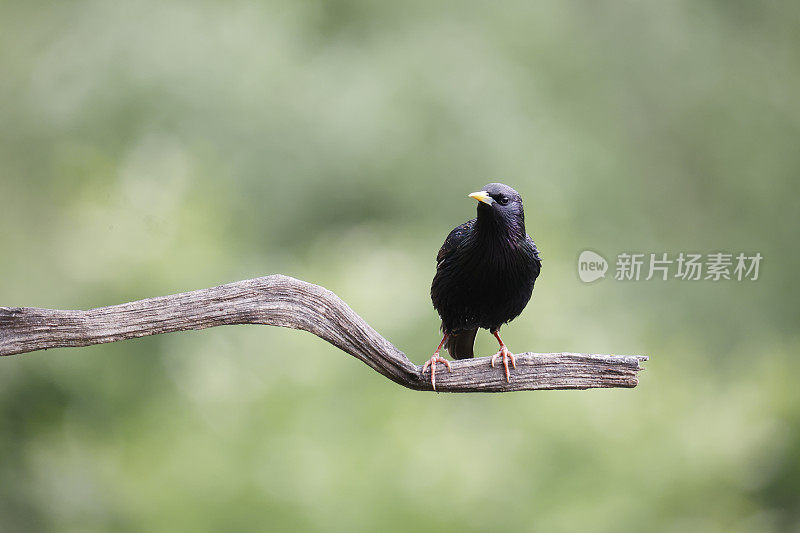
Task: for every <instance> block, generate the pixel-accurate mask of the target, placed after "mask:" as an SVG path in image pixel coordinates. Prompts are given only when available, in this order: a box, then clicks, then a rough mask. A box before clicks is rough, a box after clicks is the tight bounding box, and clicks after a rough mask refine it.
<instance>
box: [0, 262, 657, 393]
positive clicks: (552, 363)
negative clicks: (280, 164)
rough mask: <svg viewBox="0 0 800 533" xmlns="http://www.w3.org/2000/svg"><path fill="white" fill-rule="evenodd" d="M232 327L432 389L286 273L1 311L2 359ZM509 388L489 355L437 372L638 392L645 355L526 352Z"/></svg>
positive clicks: (439, 384)
mask: <svg viewBox="0 0 800 533" xmlns="http://www.w3.org/2000/svg"><path fill="white" fill-rule="evenodd" d="M233 324H266V325H270V326H282V327H286V328H294V329H302V330H305V331H308V332H310V333H313V334H314V335H316V336H317V337H320V338H321V339H324V340H326V341H328V342H329V343H331V344H333V345H334V346H336V347H337V348H339V349H341V350H343V351H345V352H347V353H349V354H350V355H352V356H353V357H355V358H357V359H359V360H361V361H363V362H364V363H366V364H367V365H369V366H370V367H371V368H372V369H373V370H375V371H377V372H379V373H380V374H382V375H384V376H385V377H387V378H389V379H391V380H392V381H394V382H396V383H399V384H400V385H403V386H404V387H408V388H410V389H414V390H432V387H431V383H430V374H429V373H428V372H426V373H425V374H424V375H423V374H422V367H421V366H418V365H415V364H414V363H412V362H411V361H409V359H408V358H407V357H406V355H405V354H404V353H403V352H401V351H400V350H398V349H397V348H395V347H394V346H393V345H392V344H391V343H390V342H389V341H387V340H386V339H384V338H383V337H382V336H381V335H380V334H378V332H376V331H375V330H374V329H372V327H371V326H370V325H369V324H367V323H366V322H365V321H364V319H363V318H361V317H360V316H358V315H357V314H356V313H355V312H354V311H353V310H352V309H350V307H349V306H348V305H347V304H346V303H344V301H342V300H341V299H340V298H339V297H338V296H336V295H335V294H334V293H332V292H331V291H329V290H327V289H325V288H324V287H320V286H319V285H314V284H311V283H307V282H305V281H300V280H297V279H294V278H290V277H288V276H282V275H273V276H266V277H261V278H255V279H250V280H244V281H237V282H234V283H228V284H226V285H220V286H219V287H212V288H210V289H202V290H197V291H192V292H185V293H181V294H173V295H170V296H160V297H157V298H148V299H146V300H138V301H135V302H130V303H125V304H120V305H112V306H108V307H98V308H95V309H89V310H87V311H78V310H70V311H62V310H57V309H40V308H35V307H0V356H2V355H13V354H21V353H26V352H33V351H36V350H45V349H48V348H62V347H70V346H89V345H92V344H102V343H106V342H116V341H121V340H125V339H133V338H136V337H145V336H148V335H158V334H159V333H169V332H172V331H184V330H190V329H204V328H211V327H215V326H223V325H233ZM516 360H517V368H516V370H515V371H514V372H513V373H512V376H511V382H510V383H507V382H506V380H505V374H504V371H503V369H502V367H500V368H492V367H491V365H490V364H489V358H488V357H482V358H479V359H470V360H461V361H453V362H451V365H452V372H447V371H446V370H444V369H440V370H439V371H437V373H436V390H437V391H439V392H505V391H516V390H536V389H588V388H593V387H628V388H630V387H635V386H636V385H637V384H638V379H637V372H638V371H639V370H641V369H642V368H641V366H640V364H639V363H640V362H641V361H646V360H647V357H645V356H638V355H596V354H577V353H546V354H536V353H523V354H519V355H517V356H516Z"/></svg>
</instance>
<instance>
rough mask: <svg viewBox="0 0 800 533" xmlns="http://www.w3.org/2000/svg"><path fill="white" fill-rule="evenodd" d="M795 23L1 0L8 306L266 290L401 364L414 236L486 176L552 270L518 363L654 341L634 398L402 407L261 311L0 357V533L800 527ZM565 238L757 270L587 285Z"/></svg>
mask: <svg viewBox="0 0 800 533" xmlns="http://www.w3.org/2000/svg"><path fill="white" fill-rule="evenodd" d="M798 23H800V9H798V4H797V3H792V2H774V3H748V2H741V1H735V2H734V1H731V2H719V1H717V2H711V1H702V2H690V1H681V2H663V3H642V4H637V3H624V2H614V3H586V2H574V1H567V2H544V3H538V2H535V3H531V2H510V3H478V2H470V3H466V4H441V5H438V4H432V3H429V2H399V3H388V2H387V3H372V2H361V1H346V2H319V1H317V2H288V1H283V2H282V1H276V2H265V3H251V2H237V1H234V2H211V1H201V2H185V1H181V0H164V1H160V2H152V1H143V2H100V1H76V2H55V3H52V2H19V1H17V2H14V1H12V2H2V3H0V125H2V127H0V305H8V306H38V307H51V308H89V307H95V306H100V305H109V304H113V303H119V302H122V301H128V300H135V299H140V298H144V297H148V296H155V295H161V294H169V293H174V292H180V291H185V290H191V289H196V288H203V287H208V286H212V285H217V284H220V283H224V282H228V281H234V280H238V279H245V278H249V277H255V276H260V275H265V274H270V273H276V272H280V273H284V274H288V275H292V276H295V277H299V278H302V279H305V280H308V281H312V282H315V283H319V284H322V285H324V286H326V287H328V288H330V289H331V290H333V291H334V292H336V293H337V294H338V295H339V296H341V297H342V298H343V299H344V300H345V301H347V302H348V303H349V304H350V305H351V306H352V307H353V308H354V309H355V310H356V311H357V312H359V313H360V314H361V315H362V316H363V317H364V318H365V319H366V320H367V321H369V322H370V323H371V324H372V325H373V326H374V327H375V328H376V329H377V330H378V331H380V332H381V333H382V334H383V335H384V336H385V337H386V338H387V339H389V340H390V341H392V342H393V343H394V344H395V345H397V346H398V347H399V348H400V349H402V350H404V351H405V352H406V353H407V354H408V355H409V357H410V358H411V359H412V360H414V361H416V362H418V363H420V362H422V361H423V360H425V359H426V358H427V357H428V356H429V354H430V352H431V351H432V349H433V348H434V347H435V346H436V343H437V342H438V340H439V339H438V336H437V335H438V322H437V317H436V314H435V312H434V310H433V309H432V308H431V305H430V301H429V296H428V290H429V283H430V280H431V278H432V275H433V271H434V257H435V255H436V251H437V250H438V246H439V245H440V244H441V242H442V240H443V239H444V236H445V235H446V234H447V232H448V231H449V230H450V229H451V228H452V227H453V226H455V225H456V224H458V223H460V222H463V221H464V220H466V219H467V218H470V217H472V216H474V215H473V213H474V203H473V202H472V201H471V200H469V199H468V198H466V194H468V193H469V192H472V191H474V190H476V189H478V188H479V187H480V186H481V185H483V184H484V183H486V182H489V181H503V182H505V183H508V184H509V185H512V186H513V187H515V188H516V189H517V190H518V191H520V193H521V194H522V196H523V198H524V199H525V205H526V221H527V224H528V231H529V233H531V235H532V236H533V237H534V240H536V242H537V244H538V245H539V247H540V248H541V250H542V254H543V257H544V260H545V263H544V268H543V272H542V276H541V278H540V280H539V282H538V284H537V287H536V289H535V291H534V297H533V299H532V301H531V303H530V304H529V306H528V308H527V310H526V311H525V313H523V315H522V316H521V317H520V318H518V319H517V320H516V321H514V322H513V323H512V324H510V325H509V326H507V327H506V328H505V329H504V338H505V340H506V341H507V343H508V344H509V347H510V348H511V349H512V350H513V351H543V352H546V351H579V352H596V353H629V354H637V353H644V354H647V355H649V356H650V358H651V360H650V361H649V362H648V363H647V364H646V367H647V369H646V370H645V371H644V372H643V373H642V376H641V385H640V386H639V387H638V388H636V389H634V390H592V391H585V392H574V391H566V392H535V393H530V392H529V393H515V394H503V395H434V394H424V393H415V392H411V391H408V390H405V389H402V388H401V387H398V386H397V385H395V384H393V383H391V382H389V381H387V380H386V379H384V378H382V377H380V376H379V375H377V374H376V373H375V372H373V371H371V370H370V369H368V368H367V367H366V366H364V365H363V364H361V363H359V362H358V361H356V360H354V359H352V358H350V357H349V356H346V355H344V354H343V353H341V352H339V351H337V350H336V349H335V348H333V347H331V346H330V345H328V344H326V343H324V342H322V341H320V340H319V339H317V338H315V337H313V336H310V335H308V334H304V333H299V332H296V331H289V330H282V329H277V328H267V327H256V326H249V327H230V328H215V329H212V330H206V331H201V332H189V333H180V334H170V335H163V336H157V337H152V338H148V339H141V340H135V341H127V342H122V343H116V344H110V345H104V346H95V347H89V348H80V349H69V350H53V351H48V352H38V353H34V354H29V355H24V356H16V357H10V358H6V359H3V360H0V530H1V531H42V530H63V531H108V530H123V531H124V530H136V531H142V530H144V531H228V530H234V531H235V530H289V529H294V530H325V531H353V530H365V531H374V530H381V531H383V530H385V531H411V530H428V529H431V530H432V529H442V530H457V531H477V530H506V531H520V530H534V529H535V530H542V531H576V530H583V531H643V530H646V531H704V532H705V531H782V530H791V529H793V528H798V527H800V511H798V509H800V501H798V500H799V498H798V494H800V395H798V391H797V386H796V376H797V375H798V374H800V363H799V362H798V360H797V353H798V349H800V336H799V335H798V331H797V325H798V324H799V323H800V311H798V305H797V301H798V297H800V291H799V290H798V281H797V280H798V278H797V274H796V266H797V265H798V264H800V253H798V246H797V244H796V240H797V239H796V237H797V232H798V229H799V228H800V186H798V180H797V178H798V173H800V150H798V146H799V145H798V139H800V99H798V94H800V52H799V51H800V33H798V31H797V27H798ZM583 249H592V250H596V251H599V252H601V253H603V254H604V255H605V256H606V257H607V258H609V259H612V260H613V257H614V255H615V254H617V253H619V252H621V251H640V252H653V253H660V252H671V253H677V252H680V251H686V252H692V251H693V252H698V251H699V252H702V253H710V252H716V251H720V250H722V251H729V252H740V251H742V252H756V251H758V252H760V253H761V254H762V255H763V256H764V261H763V264H762V268H761V273H760V277H759V279H758V281H755V282H735V281H730V282H718V283H714V282H710V281H708V282H703V281H700V282H686V281H680V280H670V281H666V282H661V281H653V280H651V281H648V282H644V281H640V282H627V283H625V282H618V281H614V280H612V279H606V280H602V281H599V282H597V283H594V284H591V285H585V284H582V283H581V282H580V281H579V279H578V277H577V275H576V265H575V264H576V259H577V256H578V254H579V252H580V251H581V250H583ZM612 268H613V266H612ZM493 349H494V341H493V339H491V337H490V336H489V335H486V334H481V335H479V339H478V344H477V351H478V353H481V354H483V355H489V354H490V353H491V352H492V351H493Z"/></svg>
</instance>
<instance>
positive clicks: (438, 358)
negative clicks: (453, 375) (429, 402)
mask: <svg viewBox="0 0 800 533" xmlns="http://www.w3.org/2000/svg"><path fill="white" fill-rule="evenodd" d="M436 363H444V366H446V367H447V371H448V372H451V369H450V361H448V360H447V359H445V358H444V357H442V356H441V355H439V352H438V351H437V352H433V357H431V358H430V359H429V360H428V361H425V364H424V365H423V366H422V373H423V374H425V371H426V370H428V367H430V369H431V385H432V386H433V390H436Z"/></svg>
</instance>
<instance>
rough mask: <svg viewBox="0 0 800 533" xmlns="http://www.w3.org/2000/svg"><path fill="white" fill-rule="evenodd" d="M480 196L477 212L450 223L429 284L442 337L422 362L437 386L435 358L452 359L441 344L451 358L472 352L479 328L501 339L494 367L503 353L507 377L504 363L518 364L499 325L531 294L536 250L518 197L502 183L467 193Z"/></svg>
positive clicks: (537, 265)
mask: <svg viewBox="0 0 800 533" xmlns="http://www.w3.org/2000/svg"><path fill="white" fill-rule="evenodd" d="M469 196H470V197H471V198H474V199H476V200H478V217H477V218H474V219H472V220H470V221H469V222H465V223H464V224H461V225H460V226H458V227H456V228H455V229H453V231H451V232H450V234H449V235H448V236H447V239H445V241H444V244H443V245H442V248H441V249H440V250H439V254H438V255H437V256H436V275H435V276H434V278H433V283H432V285H431V300H432V301H433V307H434V308H435V309H436V311H437V312H438V313H439V316H440V317H441V319H442V334H443V336H442V342H440V343H439V346H438V347H437V348H436V351H435V352H434V353H433V357H431V358H430V360H429V361H427V362H426V363H425V365H424V366H423V367H422V372H423V373H425V371H427V370H428V368H429V367H430V370H431V384H432V385H433V389H434V390H436V363H444V365H445V366H446V367H447V370H448V372H449V371H450V363H449V362H448V361H447V360H446V359H444V358H443V357H441V356H440V355H439V350H441V349H442V346H444V347H445V348H447V351H448V352H449V353H450V356H451V357H453V358H454V359H469V358H471V357H473V351H472V349H473V343H474V341H475V334H476V333H477V332H478V328H484V329H488V330H489V331H490V332H491V333H492V334H493V335H494V336H495V337H496V338H497V342H499V343H500V349H499V350H498V352H497V353H496V354H494V355H493V356H492V360H491V364H492V366H493V367H494V364H495V361H496V360H497V359H498V358H502V359H503V367H504V368H505V373H506V381H507V382H510V381H511V375H510V373H509V370H508V363H509V361H511V364H512V366H513V367H514V368H516V361H515V359H514V355H513V354H512V353H511V352H509V351H508V348H506V345H505V343H503V340H502V339H501V338H500V334H499V333H498V330H499V329H500V326H502V325H503V324H504V323H506V322H509V321H511V320H512V319H514V318H516V317H517V316H518V315H519V314H520V313H521V312H522V310H523V309H524V308H525V306H526V305H527V304H528V300H530V298H531V293H532V292H533V284H534V282H535V281H536V278H537V277H538V276H539V271H540V270H541V268H542V263H541V260H540V259H539V251H538V250H537V249H536V244H534V242H533V239H531V238H530V237H529V236H528V234H527V233H525V215H524V212H523V209H522V198H520V196H519V194H518V193H517V191H515V190H514V189H512V188H511V187H509V186H508V185H503V184H502V183H490V184H488V185H486V186H485V187H484V188H483V190H481V191H478V192H474V193H472V194H470V195H469Z"/></svg>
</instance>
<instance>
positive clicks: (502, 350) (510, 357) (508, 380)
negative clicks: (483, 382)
mask: <svg viewBox="0 0 800 533" xmlns="http://www.w3.org/2000/svg"><path fill="white" fill-rule="evenodd" d="M492 335H494V336H495V338H496V339H497V342H499V343H500V350H498V351H497V353H496V354H494V355H493V356H492V368H494V362H495V361H496V360H497V358H498V357H502V358H503V367H504V368H505V369H506V383H511V373H510V372H509V371H508V361H509V360H511V366H513V367H514V368H517V360H516V359H514V354H513V353H511V352H509V351H508V348H506V345H505V343H504V342H503V339H501V338H500V333H499V332H498V331H493V332H492Z"/></svg>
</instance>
